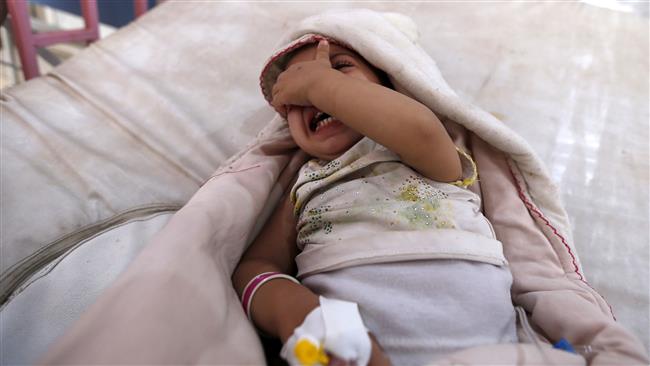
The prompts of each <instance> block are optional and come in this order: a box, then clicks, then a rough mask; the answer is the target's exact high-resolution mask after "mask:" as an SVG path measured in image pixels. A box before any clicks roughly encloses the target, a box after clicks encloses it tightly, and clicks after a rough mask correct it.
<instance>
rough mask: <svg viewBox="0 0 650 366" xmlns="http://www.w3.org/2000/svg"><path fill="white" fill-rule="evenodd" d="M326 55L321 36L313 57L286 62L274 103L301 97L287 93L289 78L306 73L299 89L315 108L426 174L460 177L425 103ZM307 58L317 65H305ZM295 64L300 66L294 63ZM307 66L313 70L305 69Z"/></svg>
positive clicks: (446, 178) (452, 152)
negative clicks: (349, 71) (353, 73)
mask: <svg viewBox="0 0 650 366" xmlns="http://www.w3.org/2000/svg"><path fill="white" fill-rule="evenodd" d="M325 59H326V60H327V62H328V63H329V46H327V45H325V44H324V43H323V42H321V43H320V44H319V45H318V50H317V52H316V60H315V61H307V62H302V63H296V64H295V65H292V66H291V68H294V70H291V68H290V69H288V70H287V71H290V70H291V71H292V74H293V75H288V77H285V78H283V79H284V80H282V81H281V80H280V78H278V82H277V84H279V83H281V82H282V83H284V85H282V86H280V87H278V88H277V89H278V90H276V88H275V87H274V100H273V105H274V106H276V107H277V106H279V105H284V104H292V101H291V100H288V99H296V97H298V99H300V97H299V96H297V95H295V92H294V95H289V96H286V94H291V93H292V90H290V88H291V86H290V85H289V84H288V83H291V82H295V81H296V80H297V79H298V78H301V77H302V78H305V79H306V83H308V85H305V86H303V87H302V88H300V90H299V91H298V92H300V93H304V94H306V99H307V100H308V101H309V102H310V103H311V104H312V105H314V106H315V107H316V108H318V109H319V110H321V111H324V112H326V113H327V114H329V115H332V116H334V117H336V118H337V119H339V120H340V121H341V122H344V123H345V124H346V125H348V126H349V127H351V128H352V129H354V130H356V131H358V132H359V133H361V134H363V135H365V136H368V137H370V138H371V139H373V140H374V141H377V142H379V143H380V144H382V145H384V146H386V147H387V148H388V149H390V150H391V151H393V152H395V153H397V154H398V155H399V156H400V157H401V158H402V160H403V161H404V162H405V163H406V164H408V165H410V166H411V167H413V168H415V169H416V170H418V171H419V172H420V173H421V174H423V175H424V176H426V177H428V178H430V179H433V180H436V181H441V182H451V181H455V180H457V179H458V178H460V176H461V164H460V158H459V156H458V153H457V151H456V148H455V146H454V144H453V142H452V140H451V138H450V137H449V134H448V133H447V131H446V130H445V128H444V127H443V126H442V123H441V122H440V120H439V119H438V117H436V115H435V114H434V113H433V112H432V111H431V110H430V109H429V108H428V107H426V106H425V105H423V104H421V103H419V102H417V101H415V100H413V99H411V98H409V97H407V96H406V95H403V94H401V93H398V92H396V91H394V90H391V89H389V88H386V87H383V86H381V85H379V84H375V83H371V82H368V81H365V80H360V79H356V78H353V77H349V76H346V75H344V74H342V73H340V72H339V71H337V70H335V69H332V68H331V65H330V67H329V68H327V67H324V66H323V65H325V63H324V62H323V61H324V60H325ZM310 62H314V66H316V67H313V66H312V67H310V66H311V65H304V64H307V63H310ZM301 64H303V65H301ZM299 65H301V66H302V67H300V68H298V66H299ZM287 71H285V73H287ZM300 71H303V74H302V75H301V74H299V73H298V72H300ZM307 72H310V73H311V74H312V75H309V76H307V75H305V74H306V73H307ZM277 84H276V85H277ZM282 89H284V90H282ZM276 92H278V95H277V97H278V100H277V101H276V94H275V93H276ZM283 93H285V95H282V94H283ZM283 99H284V100H283ZM296 104H301V103H300V101H298V102H297V103H296Z"/></svg>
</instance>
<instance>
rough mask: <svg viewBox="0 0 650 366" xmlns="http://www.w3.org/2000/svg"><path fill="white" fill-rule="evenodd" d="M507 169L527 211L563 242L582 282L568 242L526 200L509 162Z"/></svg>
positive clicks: (582, 279) (582, 278)
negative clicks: (533, 214) (535, 215)
mask: <svg viewBox="0 0 650 366" xmlns="http://www.w3.org/2000/svg"><path fill="white" fill-rule="evenodd" d="M508 170H510V174H511V175H512V178H513V179H514V180H515V183H516V184H517V193H518V194H519V198H520V199H521V200H522V201H523V202H524V205H526V207H527V208H528V210H529V211H532V212H534V213H535V214H537V216H538V217H539V218H540V219H541V220H542V221H544V224H546V226H548V227H549V228H551V230H552V231H553V233H554V234H555V235H556V236H557V237H558V238H560V240H561V241H562V244H564V247H565V248H566V250H567V251H568V252H569V255H570V256H571V261H572V263H573V267H574V270H575V273H576V274H577V275H578V276H579V277H580V280H581V281H583V282H584V277H583V276H582V274H581V273H580V270H579V269H578V263H577V262H576V257H575V255H573V251H571V248H570V247H569V244H568V243H567V242H566V240H565V239H564V237H563V236H562V235H561V234H560V233H559V232H558V231H557V229H555V227H554V226H553V225H551V223H550V221H548V219H546V217H544V215H543V214H542V213H541V212H540V211H539V210H537V208H536V207H535V206H534V205H533V204H532V203H531V202H530V201H528V199H527V198H526V195H525V194H524V192H523V189H522V187H521V183H520V182H519V179H517V176H516V175H515V173H514V172H513V171H512V168H511V167H510V164H508Z"/></svg>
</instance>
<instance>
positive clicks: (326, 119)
mask: <svg viewBox="0 0 650 366" xmlns="http://www.w3.org/2000/svg"><path fill="white" fill-rule="evenodd" d="M333 120H334V118H332V117H327V118H325V119H324V120H322V121H320V122H318V125H317V126H316V131H318V130H319V129H320V128H321V127H323V126H327V125H328V124H330V122H332V121H333Z"/></svg>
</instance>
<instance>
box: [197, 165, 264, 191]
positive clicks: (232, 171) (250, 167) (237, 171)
mask: <svg viewBox="0 0 650 366" xmlns="http://www.w3.org/2000/svg"><path fill="white" fill-rule="evenodd" d="M260 166H261V165H260V164H257V165H253V166H249V167H247V168H242V169H238V170H226V171H223V172H219V173H216V174H214V175H213V176H211V177H210V178H208V179H207V180H206V181H205V182H203V184H201V187H203V186H204V185H205V184H206V183H208V182H209V181H211V180H213V179H215V178H217V177H220V176H222V175H224V174H228V173H239V172H245V171H247V170H251V169H255V168H259V167H260ZM230 168H232V167H230Z"/></svg>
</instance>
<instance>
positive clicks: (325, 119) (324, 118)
mask: <svg viewBox="0 0 650 366" xmlns="http://www.w3.org/2000/svg"><path fill="white" fill-rule="evenodd" d="M334 121H335V119H334V117H332V116H330V115H329V114H327V113H325V112H318V113H316V115H314V118H313V119H312V120H311V122H310V123H309V129H310V130H311V132H314V133H316V132H318V130H320V129H321V128H323V127H325V126H327V125H329V124H330V123H332V122H334Z"/></svg>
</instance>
